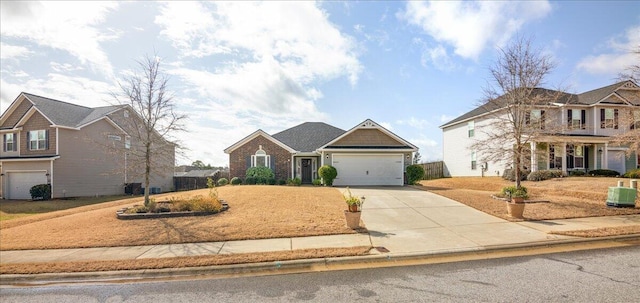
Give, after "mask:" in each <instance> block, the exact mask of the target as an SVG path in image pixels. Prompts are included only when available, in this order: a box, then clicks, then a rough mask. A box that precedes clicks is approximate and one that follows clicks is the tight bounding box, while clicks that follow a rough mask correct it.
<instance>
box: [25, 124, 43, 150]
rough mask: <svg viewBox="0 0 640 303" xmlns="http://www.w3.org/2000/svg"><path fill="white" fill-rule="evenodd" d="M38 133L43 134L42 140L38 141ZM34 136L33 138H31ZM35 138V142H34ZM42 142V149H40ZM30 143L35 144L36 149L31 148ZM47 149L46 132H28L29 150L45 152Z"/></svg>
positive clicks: (41, 130)
mask: <svg viewBox="0 0 640 303" xmlns="http://www.w3.org/2000/svg"><path fill="white" fill-rule="evenodd" d="M40 132H42V133H43V134H44V139H40ZM33 134H35V136H33ZM34 138H35V140H34ZM40 141H42V147H40ZM32 142H36V148H33V145H32V144H31V143H32ZM46 149H47V131H46V130H44V129H39V130H30V131H29V150H46Z"/></svg>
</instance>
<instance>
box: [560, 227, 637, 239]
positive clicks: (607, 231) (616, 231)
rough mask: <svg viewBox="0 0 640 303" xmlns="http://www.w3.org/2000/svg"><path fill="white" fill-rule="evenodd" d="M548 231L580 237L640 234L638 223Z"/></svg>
mask: <svg viewBox="0 0 640 303" xmlns="http://www.w3.org/2000/svg"><path fill="white" fill-rule="evenodd" d="M549 233H550V234H554V235H563V236H572V237H582V238H597V237H610V236H623V235H633V234H640V225H631V226H619V227H601V228H594V229H583V230H565V231H552V232H549Z"/></svg>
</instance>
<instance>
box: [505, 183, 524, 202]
mask: <svg viewBox="0 0 640 303" xmlns="http://www.w3.org/2000/svg"><path fill="white" fill-rule="evenodd" d="M500 194H501V196H502V197H508V198H511V197H522V198H525V199H526V198H528V197H529V194H528V193H527V188H526V187H524V186H520V188H517V187H515V186H513V185H512V186H505V187H503V188H502V192H501V193H500Z"/></svg>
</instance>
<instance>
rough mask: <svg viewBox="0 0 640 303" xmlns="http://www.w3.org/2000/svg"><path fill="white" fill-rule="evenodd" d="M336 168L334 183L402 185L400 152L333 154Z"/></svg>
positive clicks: (343, 184) (342, 184)
mask: <svg viewBox="0 0 640 303" xmlns="http://www.w3.org/2000/svg"><path fill="white" fill-rule="evenodd" d="M333 166H334V167H335V168H336V169H337V170H338V177H337V178H336V179H335V181H334V182H333V184H334V185H338V186H345V185H400V186H401V185H402V184H403V183H404V174H403V171H404V169H403V162H402V154H393V155H380V154H375V155H374V154H334V155H333Z"/></svg>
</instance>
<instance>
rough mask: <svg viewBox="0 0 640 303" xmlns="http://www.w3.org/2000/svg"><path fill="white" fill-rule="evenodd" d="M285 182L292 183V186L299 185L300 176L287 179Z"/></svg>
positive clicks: (300, 182) (300, 183) (300, 181)
mask: <svg viewBox="0 0 640 303" xmlns="http://www.w3.org/2000/svg"><path fill="white" fill-rule="evenodd" d="M287 184H288V185H293V186H300V185H302V180H301V179H300V178H293V179H289V180H287Z"/></svg>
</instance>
